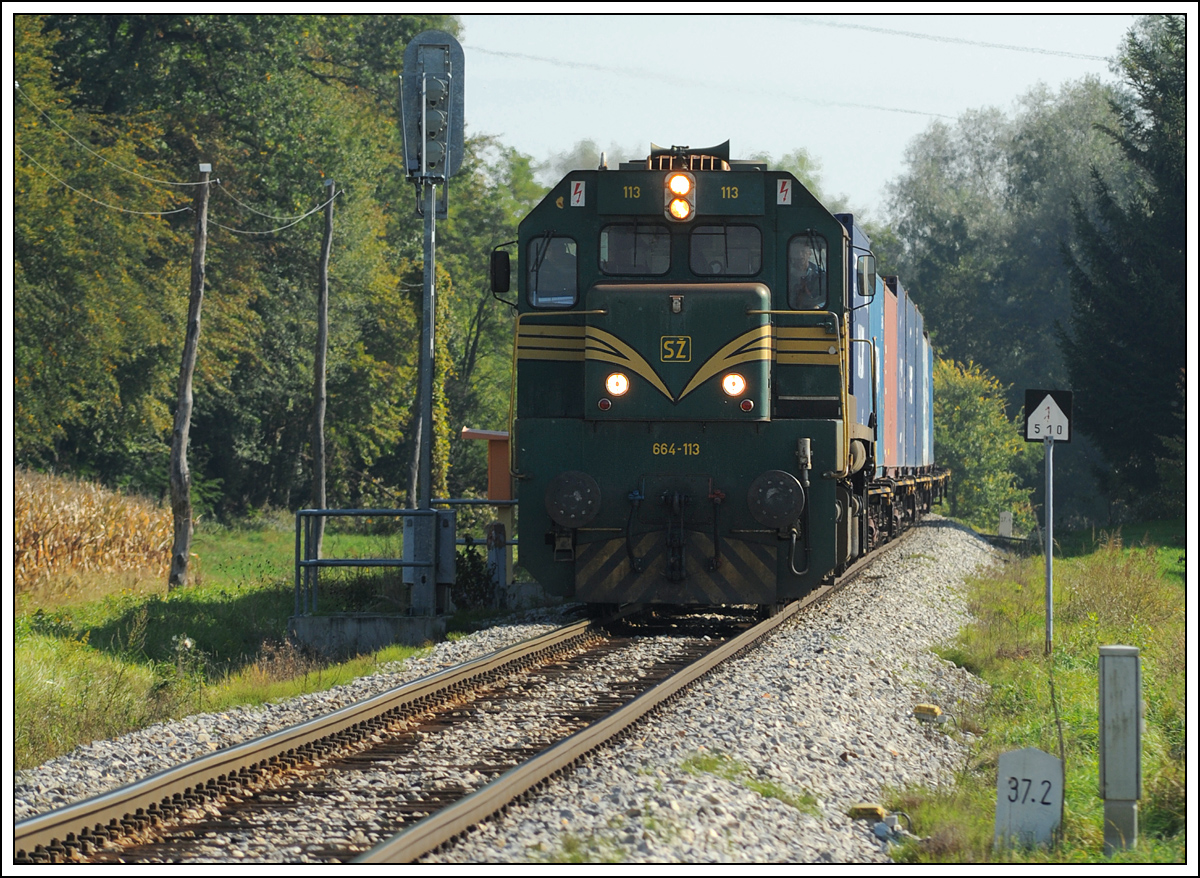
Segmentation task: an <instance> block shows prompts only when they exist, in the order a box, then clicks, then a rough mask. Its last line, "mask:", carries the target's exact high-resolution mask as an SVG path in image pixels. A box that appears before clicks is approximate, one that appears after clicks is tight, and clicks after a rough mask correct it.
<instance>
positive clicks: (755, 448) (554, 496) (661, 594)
mask: <svg viewBox="0 0 1200 878" xmlns="http://www.w3.org/2000/svg"><path fill="white" fill-rule="evenodd" d="M516 244H517V260H516V287H517V290H516V296H515V302H513V303H512V304H513V305H514V306H515V308H516V309H517V317H516V332H515V339H514V372H515V374H514V393H513V395H514V405H513V413H512V414H513V416H512V423H511V425H510V428H511V447H512V461H511V463H512V467H511V468H512V475H513V477H514V480H515V484H516V488H517V498H518V510H519V511H518V514H519V527H520V533H521V539H520V563H521V565H522V566H523V567H525V568H526V569H527V570H528V571H529V572H530V573H531V574H532V575H533V576H534V578H536V579H537V580H538V582H540V583H541V585H542V586H543V587H544V588H545V590H546V591H547V593H549V594H555V595H561V596H563V597H565V598H569V599H573V600H577V601H582V602H586V603H589V604H595V605H606V604H627V603H644V604H652V603H657V604H673V605H691V606H695V605H722V604H757V605H761V606H764V607H768V606H771V605H775V604H777V603H779V602H782V601H785V600H788V599H791V598H796V597H800V596H803V595H804V594H805V593H807V592H808V591H810V590H811V589H813V588H814V587H816V586H818V585H819V584H821V582H822V581H824V580H825V579H826V578H827V577H829V576H831V575H835V574H836V573H838V572H840V571H842V570H844V569H845V568H846V567H847V566H848V565H849V564H851V563H852V562H853V561H854V560H855V559H856V558H858V557H860V556H862V555H864V554H866V553H867V552H869V551H870V550H871V549H872V548H873V547H874V546H876V545H878V544H879V543H881V542H883V541H885V540H886V539H889V538H890V537H891V536H893V535H894V534H895V533H896V532H897V531H898V530H899V529H900V528H902V527H903V526H904V524H905V523H906V522H909V521H912V520H915V518H916V517H917V516H919V514H920V512H921V511H923V510H926V509H928V507H929V504H930V503H931V502H932V501H933V500H934V499H935V498H936V497H937V496H938V495H939V494H940V492H941V490H942V489H943V487H944V485H945V479H946V476H945V474H943V473H938V472H937V471H936V470H935V468H934V467H933V460H932V430H931V421H930V419H931V418H932V393H931V390H930V388H929V383H930V379H931V362H932V361H931V355H930V353H929V346H928V339H927V338H925V336H924V333H923V331H922V327H921V326H920V322H919V313H918V312H916V311H915V308H913V306H912V304H911V302H909V301H908V300H907V298H906V297H905V296H904V293H903V288H902V287H900V285H899V283H898V281H894V279H888V282H887V283H886V284H885V283H884V282H883V279H881V278H877V276H876V272H875V265H874V256H873V255H872V254H871V253H870V250H869V247H870V244H869V241H867V240H866V238H865V236H864V235H863V233H862V231H861V229H859V228H857V227H856V226H855V224H854V222H853V217H851V216H848V215H843V216H835V215H833V214H832V213H830V212H829V211H828V210H827V209H826V208H825V207H824V206H823V205H822V204H821V203H820V202H818V201H817V199H816V198H815V197H814V196H813V195H812V194H811V193H810V192H809V191H808V190H807V189H806V188H805V187H804V186H803V185H802V184H801V183H800V182H799V181H798V180H796V178H795V177H794V176H792V175H791V174H789V173H787V172H784V171H772V170H769V169H768V168H767V167H766V165H764V164H762V163H758V162H746V161H736V160H730V159H729V144H728V143H725V144H723V145H721V146H719V147H713V148H709V149H702V150H693V149H689V148H687V147H671V148H669V149H664V148H658V147H652V150H651V155H650V156H649V158H648V159H646V160H643V161H637V162H625V163H622V164H621V165H620V166H619V168H618V169H616V170H611V169H608V168H606V167H603V166H602V167H601V168H599V169H597V170H588V171H578V172H572V173H570V174H568V175H567V176H566V177H564V178H563V179H562V181H561V182H559V183H558V185H556V186H554V187H553V188H552V189H551V190H550V192H549V194H548V195H547V196H546V197H545V198H544V199H543V200H542V201H541V203H540V204H538V206H537V207H536V208H534V209H533V211H532V212H531V213H530V214H529V215H528V216H527V217H526V218H525V219H524V220H523V221H522V222H521V224H520V232H519V239H518V241H517V242H516ZM510 275H511V261H510V259H509V256H508V254H507V252H505V251H504V250H501V249H498V250H497V251H495V252H494V253H493V260H492V278H493V281H492V282H493V289H494V290H495V292H496V293H497V294H500V293H504V292H508V290H509V287H510V284H511V278H510ZM889 296H890V297H891V298H889ZM892 299H895V300H896V303H899V304H896V303H892ZM885 300H886V301H885ZM885 304H892V307H891V311H890V313H891V314H892V317H891V324H890V327H889V325H888V318H887V314H888V308H886V307H884V306H885ZM897 315H899V317H898V316H897ZM913 315H916V316H915V318H914V316H913ZM905 316H907V318H908V319H907V320H901V319H900V318H903V317H905ZM889 331H890V333H891V338H890V347H889V338H888V335H887V334H888V332H889ZM914 334H915V336H916V338H915V341H914V339H913V338H912V336H914ZM889 354H890V358H889ZM886 363H893V365H894V366H895V368H893V369H892V372H891V373H888V374H885V364H886ZM893 373H894V374H893ZM889 391H890V392H889ZM888 406H890V407H891V408H890V409H888V408H887V407H888ZM885 411H888V412H890V414H889V415H888V416H887V417H886V418H885ZM889 425H890V426H889ZM886 430H891V433H890V434H888V435H887V436H885V435H884V432H885V431H886ZM889 440H890V446H889V447H891V452H890V453H891V456H892V459H891V460H888V459H887V456H886V454H885V446H888V445H889ZM897 443H899V444H898V445H897Z"/></svg>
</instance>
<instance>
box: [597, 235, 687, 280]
mask: <svg viewBox="0 0 1200 878" xmlns="http://www.w3.org/2000/svg"><path fill="white" fill-rule="evenodd" d="M670 267H671V232H670V230H669V229H667V227H666V226H655V225H649V226H646V225H634V224H633V223H614V224H613V225H609V226H605V227H604V228H603V229H601V230H600V270H601V271H603V272H604V273H605V274H666V272H667V269H669V268H670Z"/></svg>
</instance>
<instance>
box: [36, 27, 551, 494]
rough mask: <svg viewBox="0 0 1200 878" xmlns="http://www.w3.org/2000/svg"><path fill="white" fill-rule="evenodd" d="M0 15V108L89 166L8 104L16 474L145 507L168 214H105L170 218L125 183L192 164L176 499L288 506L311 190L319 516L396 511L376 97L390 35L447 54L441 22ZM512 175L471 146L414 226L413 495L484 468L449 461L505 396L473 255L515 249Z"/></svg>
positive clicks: (404, 256)
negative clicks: (431, 451)
mask: <svg viewBox="0 0 1200 878" xmlns="http://www.w3.org/2000/svg"><path fill="white" fill-rule="evenodd" d="M16 20H17V25H16V32H17V41H16V43H17V44H16V46H15V54H16V58H17V73H18V79H19V81H20V82H21V85H22V88H23V89H27V90H28V94H29V96H30V98H32V99H33V100H35V101H36V103H37V105H38V106H41V107H44V108H46V110H47V115H48V116H50V119H52V120H53V122H54V123H55V124H56V125H59V126H61V128H62V129H65V130H66V131H68V132H70V133H71V134H72V135H73V136H74V137H77V138H79V139H80V140H82V141H84V142H85V143H87V144H88V145H89V147H90V148H91V149H92V150H94V154H93V153H89V152H87V151H85V150H83V149H82V148H81V147H78V146H76V145H75V144H74V142H73V141H72V140H71V139H70V138H69V137H68V136H67V135H66V134H64V133H63V131H61V130H59V128H57V127H55V125H54V124H51V123H50V120H48V119H47V118H46V117H44V116H42V115H41V114H40V113H39V112H38V111H37V110H36V109H34V107H33V105H32V103H23V102H21V101H20V100H18V114H17V119H16V123H17V127H16V135H17V137H16V140H17V146H18V147H19V148H20V149H21V150H23V151H24V153H23V154H22V153H19V154H18V158H19V161H18V163H17V180H16V183H17V188H16V195H17V201H16V210H15V225H16V233H17V234H16V242H17V253H16V257H17V258H16V285H15V291H14V300H15V303H16V304H15V318H16V321H17V326H16V329H17V332H16V333H15V335H16V337H17V339H18V342H17V350H16V357H15V359H16V364H15V365H16V370H15V371H16V395H17V401H18V406H17V439H18V441H17V455H18V459H19V460H20V461H22V462H24V463H27V464H30V465H33V466H50V465H53V466H57V467H59V468H62V469H73V470H76V471H80V472H86V473H88V474H90V475H94V476H98V477H100V478H101V479H103V480H104V481H107V482H109V483H126V484H132V485H134V486H136V487H140V488H143V489H146V490H150V491H162V490H163V488H164V487H165V485H166V461H167V456H168V453H169V438H170V424H171V411H172V407H173V405H174V385H175V381H176V378H177V374H178V365H179V355H180V350H181V349H182V343H183V315H184V312H185V310H186V304H187V289H188V264H189V259H190V252H191V225H192V222H193V219H192V217H191V215H190V213H182V214H179V215H176V216H171V217H165V218H159V217H146V216H140V215H134V214H128V213H122V212H119V211H118V210H116V209H114V208H121V209H123V210H124V209H138V210H164V209H170V208H175V207H181V206H185V205H186V204H187V203H189V201H190V195H191V190H190V189H188V188H186V187H168V186H164V185H162V184H161V183H152V182H149V181H148V180H145V179H141V178H137V177H134V176H132V175H131V174H129V173H126V172H127V171H136V172H137V173H139V174H141V175H142V176H143V177H147V178H153V179H154V180H158V181H164V180H165V181H175V182H180V183H184V182H189V181H191V180H194V179H195V175H196V169H197V163H198V162H201V161H203V162H210V163H211V164H212V166H213V177H214V179H219V180H220V183H219V184H214V186H213V192H212V196H211V199H210V208H209V231H210V236H209V244H208V257H207V282H206V301H205V312H204V319H203V325H202V331H201V339H200V358H199V362H198V365H197V373H196V381H195V410H194V414H193V422H192V424H193V426H192V442H191V454H190V458H191V460H190V464H191V469H192V472H193V475H194V479H195V481H194V486H195V487H196V489H197V490H198V492H199V493H201V494H203V495H205V496H206V497H208V498H209V499H210V500H211V502H212V503H213V504H214V505H216V506H217V507H218V508H219V509H222V510H225V511H228V512H241V511H246V510H248V509H253V508H258V507H262V506H264V505H271V506H277V507H283V508H292V507H295V505H296V504H297V503H300V502H304V501H305V500H306V498H307V497H309V496H310V495H311V487H310V484H309V482H310V478H311V476H310V463H309V462H310V448H309V443H310V441H311V438H310V430H309V424H310V421H311V411H312V404H313V402H312V386H313V384H312V368H313V349H314V340H315V334H316V287H317V262H318V256H319V249H320V239H321V234H322V219H321V212H320V211H319V210H316V211H315V212H313V211H314V209H315V208H319V206H320V205H321V203H322V202H323V201H324V200H325V199H326V198H327V197H328V194H329V190H328V189H327V188H326V187H325V185H324V184H325V183H326V182H327V181H329V180H333V181H335V182H336V190H337V193H338V194H337V200H336V202H335V205H334V207H335V209H334V243H333V258H332V261H331V264H330V280H329V285H330V306H329V314H330V339H329V345H328V365H327V375H328V409H327V415H326V441H327V443H328V450H329V466H328V467H327V496H328V499H329V503H330V504H331V505H336V506H355V505H362V504H366V503H370V504H371V505H379V504H384V505H393V504H396V505H399V504H401V503H402V502H403V499H404V497H405V496H406V495H407V494H408V492H409V489H410V488H411V484H410V482H411V474H410V465H411V461H412V452H413V448H412V444H413V432H412V425H413V423H414V422H413V417H414V407H413V405H412V403H413V400H414V398H415V396H416V372H417V348H418V341H419V334H420V333H419V326H420V319H419V318H420V308H421V296H420V287H421V273H422V267H421V259H422V253H421V235H422V229H421V220H420V219H419V218H418V217H417V216H416V214H415V211H414V207H415V199H414V197H413V191H412V189H411V188H410V187H411V184H410V183H408V182H407V181H406V180H405V179H404V176H403V171H402V162H401V160H400V156H401V152H402V147H401V138H400V134H399V130H398V124H397V118H396V110H395V100H396V76H397V75H398V74H399V73H400V72H401V70H402V64H403V56H404V49H405V46H406V45H407V43H408V41H409V40H410V39H411V37H412V36H414V35H415V34H417V33H419V32H421V31H423V30H427V29H431V28H437V29H442V30H448V31H450V32H452V33H453V32H455V31H456V30H457V28H458V25H457V22H456V21H455V20H454V19H452V18H448V17H446V16H397V15H354V16H346V15H315V14H311V15H310V14H306V15H221V14H201V15H184V14H153V15H148V14H141V15H131V14H89V15H77V14H68V13H64V14H56V15H50V16H44V17H41V16H17V17H16ZM468 110H469V108H468ZM25 154H27V155H28V156H29V159H31V160H32V159H36V161H37V162H39V163H40V165H41V167H39V166H38V165H36V164H34V163H33V162H32V161H31V160H27V159H25V158H24V155H25ZM531 168H532V163H531V161H530V159H529V158H528V157H527V156H521V155H520V154H518V153H515V152H513V151H511V150H507V149H505V148H503V147H502V146H501V145H500V144H498V143H496V142H494V141H490V140H486V139H475V140H472V141H471V142H470V143H469V144H468V147H467V156H466V157H465V160H464V163H463V168H462V170H461V171H460V173H459V174H458V175H456V176H455V177H454V178H453V179H452V181H451V199H450V205H451V213H450V218H449V220H446V221H443V222H441V223H439V227H438V235H439V242H438V243H439V246H438V251H437V257H438V263H439V314H438V333H439V338H438V342H439V346H438V356H437V365H436V375H437V381H436V384H437V387H436V389H435V397H436V399H435V413H434V414H435V426H436V429H435V433H436V436H437V439H438V442H437V446H436V448H435V461H437V463H436V465H435V468H436V469H437V480H436V485H435V490H434V493H435V494H443V493H445V492H446V491H453V492H456V493H462V492H464V491H467V490H470V489H471V487H473V486H478V485H482V484H483V483H484V478H483V475H482V474H483V472H484V471H485V469H484V468H485V464H484V463H483V461H484V459H485V458H484V450H483V449H482V448H478V449H476V448H473V447H471V446H472V443H463V442H461V441H460V440H458V439H457V438H456V436H455V434H456V433H457V430H458V428H459V427H460V426H462V425H463V424H471V425H473V426H482V427H488V428H494V429H499V428H503V426H504V421H505V419H506V414H507V398H508V395H507V392H506V391H505V390H503V389H498V388H501V385H502V384H503V383H504V382H506V381H507V370H508V365H509V358H510V347H511V346H510V339H511V335H510V331H511V322H510V321H509V320H508V319H507V309H506V308H505V307H504V306H502V305H500V304H499V303H495V302H494V301H493V300H491V298H490V295H488V293H487V290H488V285H487V277H486V272H487V252H488V250H489V249H490V248H491V247H492V246H494V245H495V244H499V243H502V242H504V241H506V240H511V239H512V238H513V237H515V226H516V221H517V218H518V217H519V215H520V214H521V213H522V212H523V211H524V210H525V209H526V208H527V207H528V206H529V205H530V204H531V203H532V202H533V201H534V200H536V198H538V197H540V195H541V193H542V189H541V188H540V187H538V186H537V185H536V184H535V183H534V182H533V179H532V169H531ZM50 174H53V175H54V177H57V178H58V179H59V180H62V181H65V183H66V184H68V185H70V186H72V187H74V188H75V189H77V190H79V193H75V192H72V191H71V190H69V189H67V188H65V186H64V185H62V184H61V183H59V182H56V181H55V179H54V178H53V177H51V176H50ZM80 193H83V194H80ZM85 195H86V196H90V197H91V198H94V199H97V200H98V201H103V202H105V203H106V204H108V205H109V206H108V207H105V206H103V205H100V204H97V203H96V201H92V200H89V199H88V198H87V197H84V196H85ZM310 212H312V213H311V215H308V216H306V215H307V214H310ZM456 468H457V469H460V470H461V475H462V478H458V479H456V477H455V469H456ZM471 480H474V481H473V484H472V483H471Z"/></svg>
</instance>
